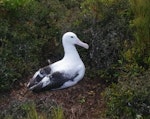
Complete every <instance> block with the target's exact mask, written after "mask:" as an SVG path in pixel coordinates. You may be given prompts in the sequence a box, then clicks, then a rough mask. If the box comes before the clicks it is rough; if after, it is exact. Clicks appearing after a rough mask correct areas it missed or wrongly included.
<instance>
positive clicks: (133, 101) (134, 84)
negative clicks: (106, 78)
mask: <svg viewBox="0 0 150 119" xmlns="http://www.w3.org/2000/svg"><path fill="white" fill-rule="evenodd" d="M149 89H150V71H147V72H145V73H144V74H143V75H142V76H139V77H134V78H129V79H126V78H120V81H119V83H118V84H113V85H112V86H111V87H110V88H108V89H106V92H105V96H106V97H105V98H106V101H107V116H108V117H111V118H113V119H116V118H118V119H119V118H121V119H127V118H128V119H135V118H137V116H139V115H140V116H141V118H144V119H145V118H149V117H150V116H149V115H150V107H149V105H150V92H149Z"/></svg>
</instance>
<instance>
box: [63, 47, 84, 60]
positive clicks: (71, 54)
mask: <svg viewBox="0 0 150 119" xmlns="http://www.w3.org/2000/svg"><path fill="white" fill-rule="evenodd" d="M64 53H65V54H64V58H63V59H70V60H72V61H79V60H81V58H80V56H79V54H78V51H77V49H76V47H75V46H74V45H64Z"/></svg>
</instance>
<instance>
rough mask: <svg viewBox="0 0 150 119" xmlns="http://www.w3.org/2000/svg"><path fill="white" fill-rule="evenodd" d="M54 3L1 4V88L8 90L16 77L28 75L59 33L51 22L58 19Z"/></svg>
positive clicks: (4, 0) (40, 60)
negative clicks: (45, 46) (47, 44)
mask: <svg viewBox="0 0 150 119" xmlns="http://www.w3.org/2000/svg"><path fill="white" fill-rule="evenodd" d="M52 2H53V1H52ZM53 6H54V7H52V4H51V3H47V4H45V3H44V2H41V3H40V2H37V1H34V0H28V1H26V0H20V1H18V0H10V1H7V0H3V1H2V2H1V3H0V36H1V37H0V43H1V46H0V57H1V59H0V67H1V69H0V77H1V80H0V89H1V90H6V89H9V88H10V87H11V85H12V84H13V82H14V81H15V80H18V79H20V80H22V79H23V78H24V77H25V76H27V75H29V74H31V72H32V71H35V69H37V67H38V66H39V64H40V63H41V62H42V61H43V59H44V58H45V57H46V56H45V55H44V56H45V57H44V56H41V53H42V48H43V45H45V44H46V43H47V42H48V41H49V40H51V41H53V40H55V37H56V34H58V33H59V30H58V29H57V26H56V24H55V21H54V19H55V20H56V19H58V18H55V17H56V14H57V12H55V11H53V9H54V10H55V9H56V8H57V7H60V6H58V5H53ZM60 9H61V8H60ZM57 15H58V14H57ZM50 45H51V44H50ZM51 46H55V44H52V45H51ZM43 57H44V58H43ZM42 58H43V59H42Z"/></svg>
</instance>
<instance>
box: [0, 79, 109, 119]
mask: <svg viewBox="0 0 150 119" xmlns="http://www.w3.org/2000/svg"><path fill="white" fill-rule="evenodd" d="M105 87H106V86H105V85H102V84H101V83H100V82H99V80H98V79H88V78H84V79H83V80H82V81H80V82H79V83H78V84H77V85H75V86H73V87H70V88H67V89H63V90H55V91H45V92H40V93H33V92H31V91H27V89H26V83H23V84H22V86H21V88H20V89H19V90H16V89H15V90H13V91H12V92H10V93H9V94H1V98H0V105H1V107H4V106H5V107H6V106H8V105H9V104H10V103H11V101H13V100H20V101H25V100H41V99H42V100H54V101H55V102H57V104H59V105H61V106H62V108H63V110H64V114H65V117H66V119H98V118H100V116H101V115H102V113H103V111H104V108H105V104H104V101H103V100H102V98H101V92H102V91H103V90H104V88H105Z"/></svg>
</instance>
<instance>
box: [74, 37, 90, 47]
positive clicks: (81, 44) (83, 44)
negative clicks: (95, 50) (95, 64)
mask: <svg viewBox="0 0 150 119" xmlns="http://www.w3.org/2000/svg"><path fill="white" fill-rule="evenodd" d="M76 44H77V45H79V46H81V47H83V48H85V49H89V45H88V44H87V43H84V42H82V41H81V40H79V39H77V43H76Z"/></svg>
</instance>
